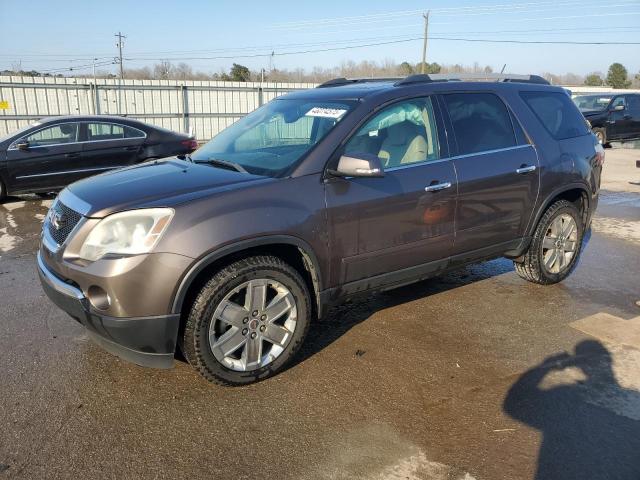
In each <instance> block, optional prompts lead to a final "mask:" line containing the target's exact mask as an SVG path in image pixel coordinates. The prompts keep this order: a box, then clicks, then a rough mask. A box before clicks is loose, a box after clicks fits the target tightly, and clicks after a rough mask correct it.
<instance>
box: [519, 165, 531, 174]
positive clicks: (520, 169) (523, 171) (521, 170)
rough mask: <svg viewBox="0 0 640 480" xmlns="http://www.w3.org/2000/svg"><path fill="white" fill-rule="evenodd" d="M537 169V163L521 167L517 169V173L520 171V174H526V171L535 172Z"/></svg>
mask: <svg viewBox="0 0 640 480" xmlns="http://www.w3.org/2000/svg"><path fill="white" fill-rule="evenodd" d="M535 170H536V166H535V165H531V166H529V167H520V168H518V169H517V170H516V173H520V174H524V173H529V172H535Z"/></svg>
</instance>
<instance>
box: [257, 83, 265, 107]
mask: <svg viewBox="0 0 640 480" xmlns="http://www.w3.org/2000/svg"><path fill="white" fill-rule="evenodd" d="M263 104H264V92H263V91H262V84H260V86H259V87H258V106H259V107H261V106H262V105H263Z"/></svg>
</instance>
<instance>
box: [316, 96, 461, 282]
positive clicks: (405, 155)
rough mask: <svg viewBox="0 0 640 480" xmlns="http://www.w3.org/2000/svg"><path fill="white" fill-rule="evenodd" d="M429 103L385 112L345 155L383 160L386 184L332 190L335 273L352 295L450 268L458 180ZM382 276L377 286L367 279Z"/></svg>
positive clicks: (375, 181) (374, 181)
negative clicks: (349, 285)
mask: <svg viewBox="0 0 640 480" xmlns="http://www.w3.org/2000/svg"><path fill="white" fill-rule="evenodd" d="M442 130H443V128H442V124H441V118H440V115H439V114H438V113H437V105H436V104H435V102H432V99H431V98H430V97H422V98H414V99H410V100H404V101H401V102H398V103H395V104H393V105H390V106H388V107H386V108H384V109H382V110H381V111H380V112H379V113H377V114H376V115H374V116H373V117H372V118H371V119H370V120H368V121H367V122H365V124H364V125H363V126H362V127H361V128H360V129H359V130H358V131H357V132H356V134H355V135H354V136H352V137H351V139H350V140H349V141H348V142H347V143H346V145H345V146H344V148H343V149H342V150H341V153H345V154H356V153H368V154H374V155H378V156H379V157H380V158H381V160H382V162H383V166H384V169H385V172H384V177H382V178H331V179H329V180H328V181H327V182H326V196H327V207H328V214H329V223H330V225H331V233H330V243H331V250H332V252H333V253H332V257H333V260H332V261H333V264H332V271H334V272H337V275H336V277H337V278H335V280H336V281H337V283H340V284H345V283H346V284H348V283H351V282H355V283H354V285H353V286H352V287H347V288H348V289H349V290H350V291H351V290H353V291H358V290H363V289H366V288H369V287H372V286H376V285H380V284H388V283H397V282H398V281H400V282H401V281H402V280H403V279H406V278H409V277H411V276H420V274H421V273H425V274H426V273H429V272H431V271H434V270H437V269H440V268H444V267H445V266H446V264H447V263H448V259H449V255H450V253H451V247H452V245H453V234H454V213H455V199H456V174H455V170H454V167H453V163H452V162H451V161H449V160H448V159H447V158H446V157H447V149H446V143H445V142H442V138H444V137H440V138H439V137H438V135H439V134H438V132H442ZM375 276H380V277H379V278H378V280H371V281H370V280H367V281H366V282H358V281H359V280H363V279H370V278H371V277H375Z"/></svg>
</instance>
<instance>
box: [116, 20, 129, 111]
mask: <svg viewBox="0 0 640 480" xmlns="http://www.w3.org/2000/svg"><path fill="white" fill-rule="evenodd" d="M115 37H117V38H118V43H116V46H117V47H118V54H119V55H118V56H119V61H118V63H119V64H120V80H119V82H118V114H121V113H122V81H123V80H124V66H123V65H122V47H123V46H124V42H123V39H125V38H127V37H125V36H124V35H122V33H121V32H118V33H117V34H116V35H115Z"/></svg>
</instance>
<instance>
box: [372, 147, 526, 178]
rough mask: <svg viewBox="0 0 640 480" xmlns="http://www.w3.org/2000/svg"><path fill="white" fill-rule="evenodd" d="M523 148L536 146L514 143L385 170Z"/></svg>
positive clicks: (389, 170) (390, 170)
mask: <svg viewBox="0 0 640 480" xmlns="http://www.w3.org/2000/svg"><path fill="white" fill-rule="evenodd" d="M521 148H534V147H533V145H531V144H527V145H514V146H512V147H505V148H496V149H494V150H483V151H481V152H476V153H465V154H464V155H455V156H453V157H445V158H439V159H437V160H424V161H422V162H414V163H408V164H407V165H399V166H397V167H391V168H385V169H384V171H385V172H394V171H396V170H404V169H405V168H412V167H420V166H424V165H430V164H432V163H440V162H448V161H450V160H457V159H459V158H467V157H475V156H478V155H490V154H492V153H500V152H508V151H510V150H519V149H521Z"/></svg>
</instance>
